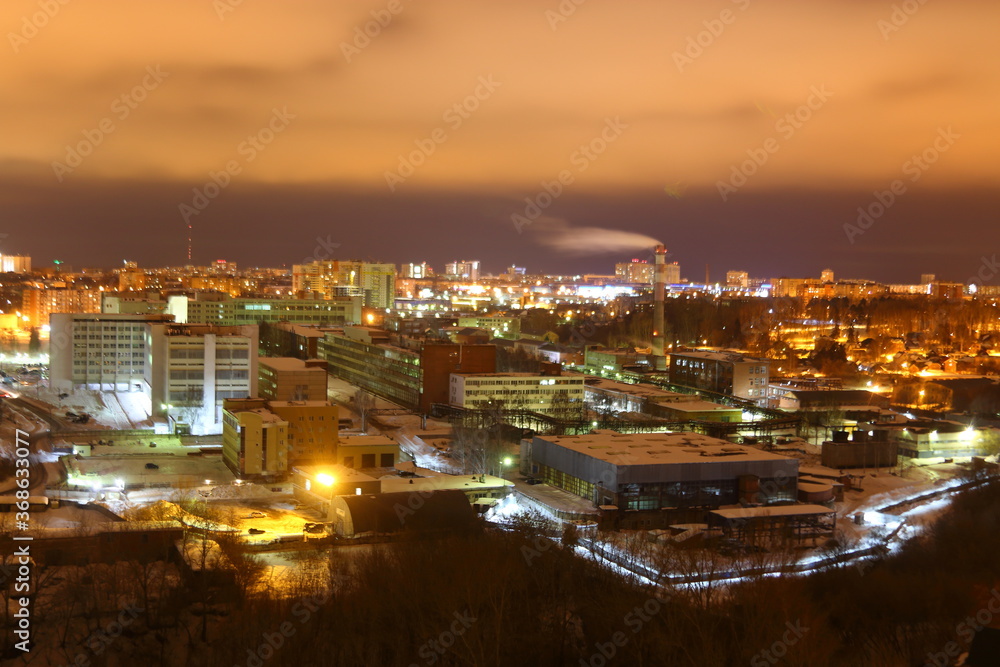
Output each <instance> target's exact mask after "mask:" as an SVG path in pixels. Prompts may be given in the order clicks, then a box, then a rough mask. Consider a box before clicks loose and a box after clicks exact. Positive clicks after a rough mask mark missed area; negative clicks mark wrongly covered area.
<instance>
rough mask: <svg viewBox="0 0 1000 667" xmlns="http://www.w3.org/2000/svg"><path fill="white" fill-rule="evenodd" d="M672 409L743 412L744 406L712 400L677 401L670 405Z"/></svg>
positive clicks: (682, 410) (681, 410)
mask: <svg viewBox="0 0 1000 667" xmlns="http://www.w3.org/2000/svg"><path fill="white" fill-rule="evenodd" d="M668 407H669V408H670V409H671V410H677V411H680V412H712V411H715V410H719V411H724V412H739V413H741V414H742V413H743V409H742V408H734V407H732V406H729V405H720V404H719V403H712V402H711V401H698V400H694V401H675V402H672V403H670V404H669V406H668Z"/></svg>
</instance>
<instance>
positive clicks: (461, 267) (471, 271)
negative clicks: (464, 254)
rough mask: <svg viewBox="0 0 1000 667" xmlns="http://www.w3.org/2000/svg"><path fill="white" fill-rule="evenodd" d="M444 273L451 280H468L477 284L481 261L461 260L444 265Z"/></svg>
mask: <svg viewBox="0 0 1000 667" xmlns="http://www.w3.org/2000/svg"><path fill="white" fill-rule="evenodd" d="M444 273H445V275H446V276H448V277H449V278H454V279H456V280H468V281H471V282H476V281H477V280H479V260H478V259H477V260H471V261H470V260H464V259H463V260H461V261H457V262H448V263H447V264H445V265H444Z"/></svg>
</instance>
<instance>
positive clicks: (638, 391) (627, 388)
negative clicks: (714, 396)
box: [586, 376, 743, 423]
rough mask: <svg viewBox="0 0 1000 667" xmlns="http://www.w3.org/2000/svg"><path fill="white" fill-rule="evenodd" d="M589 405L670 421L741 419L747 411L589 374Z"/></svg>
mask: <svg viewBox="0 0 1000 667" xmlns="http://www.w3.org/2000/svg"><path fill="white" fill-rule="evenodd" d="M586 382H587V384H586V401H587V405H588V406H589V407H590V408H591V409H594V410H596V411H598V412H602V413H606V412H636V413H642V414H648V415H650V416H653V417H657V418H659V419H666V420H668V421H713V422H725V423H728V422H740V421H742V420H743V410H742V409H741V408H734V407H730V406H726V405H720V404H718V403H711V402H709V401H704V400H701V399H699V398H698V396H696V395H694V394H680V393H677V392H673V391H667V390H666V389H660V388H658V387H656V386H654V385H651V384H629V383H627V382H618V381H616V380H608V379H605V378H600V377H594V376H587V381H586Z"/></svg>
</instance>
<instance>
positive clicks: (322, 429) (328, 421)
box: [222, 398, 398, 477]
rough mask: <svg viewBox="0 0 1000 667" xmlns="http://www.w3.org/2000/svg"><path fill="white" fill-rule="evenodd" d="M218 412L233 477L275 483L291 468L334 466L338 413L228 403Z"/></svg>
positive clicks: (296, 405)
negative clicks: (264, 478)
mask: <svg viewBox="0 0 1000 667" xmlns="http://www.w3.org/2000/svg"><path fill="white" fill-rule="evenodd" d="M223 408H224V410H223V432H222V435H223V441H222V453H223V458H224V460H225V462H226V465H227V466H228V467H229V469H230V470H232V471H233V473H234V474H236V475H237V476H239V477H247V476H259V475H266V476H271V477H281V476H283V475H286V474H287V473H288V471H289V469H290V468H291V467H293V466H297V465H327V464H331V465H332V464H334V463H336V462H337V457H338V447H339V445H340V442H339V435H338V426H339V421H338V415H339V409H338V408H337V406H335V405H331V404H330V403H329V402H327V401H271V400H266V399H264V398H246V399H230V400H227V401H225V402H224V405H223ZM278 438H280V447H281V452H280V453H278V452H277V451H276V447H278V446H279V445H278V444H277V443H278V442H279V440H278ZM397 450H398V446H397Z"/></svg>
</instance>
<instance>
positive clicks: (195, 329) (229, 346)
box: [146, 324, 258, 434]
mask: <svg viewBox="0 0 1000 667" xmlns="http://www.w3.org/2000/svg"><path fill="white" fill-rule="evenodd" d="M257 338H258V333H257V327H256V326H239V327H220V326H213V325H208V324H150V325H148V330H147V334H146V348H147V350H148V351H149V358H150V360H151V361H150V363H149V364H147V367H146V383H147V384H148V385H149V391H150V402H151V405H152V413H153V417H154V419H163V418H165V419H166V420H167V421H168V423H169V424H170V425H171V426H172V427H173V428H172V429H171V430H174V431H180V432H190V433H193V434H214V433H221V432H222V402H223V400H225V399H227V398H250V397H252V396H256V394H257V374H258V367H257V363H258V356H257V343H258V341H257Z"/></svg>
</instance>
